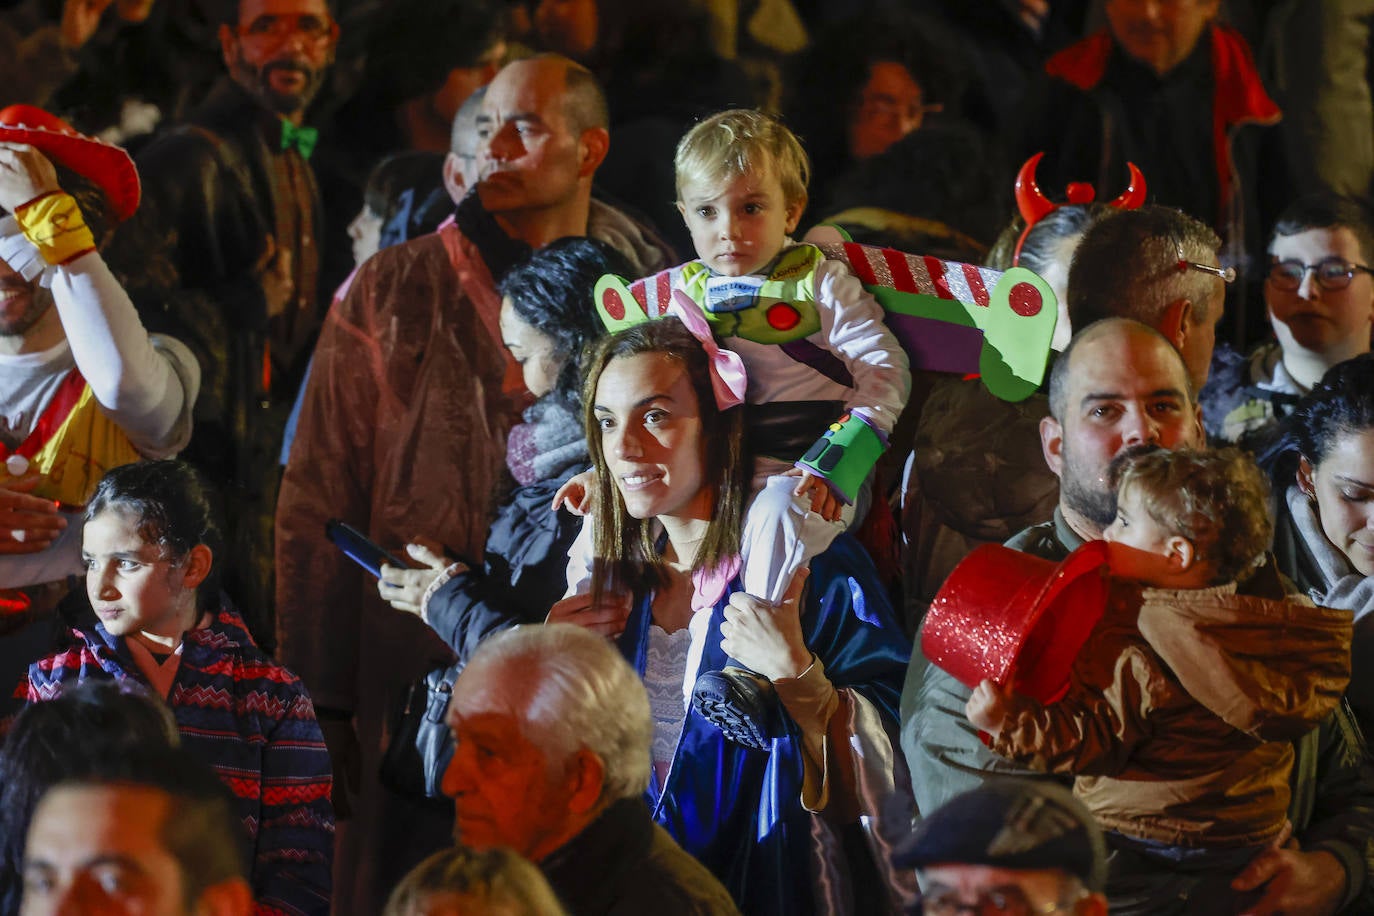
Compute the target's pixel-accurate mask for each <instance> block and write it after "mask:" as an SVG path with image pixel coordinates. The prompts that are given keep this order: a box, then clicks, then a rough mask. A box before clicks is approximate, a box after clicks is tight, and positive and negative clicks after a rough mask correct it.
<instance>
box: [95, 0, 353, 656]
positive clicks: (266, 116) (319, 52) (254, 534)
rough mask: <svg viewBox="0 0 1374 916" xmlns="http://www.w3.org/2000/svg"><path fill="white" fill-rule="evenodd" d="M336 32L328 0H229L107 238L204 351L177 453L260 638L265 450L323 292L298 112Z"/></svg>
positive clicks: (273, 475) (170, 321)
mask: <svg viewBox="0 0 1374 916" xmlns="http://www.w3.org/2000/svg"><path fill="white" fill-rule="evenodd" d="M338 36H339V27H338V25H337V24H336V23H335V22H334V19H333V18H332V16H331V15H330V12H329V8H328V6H327V5H326V2H325V0H239V3H238V5H237V8H236V9H235V10H234V11H233V13H232V18H231V19H229V20H228V21H226V22H225V23H223V24H222V25H221V26H220V32H219V38H220V47H221V51H222V52H223V55H224V63H225V66H226V68H227V69H228V71H229V72H228V75H227V76H225V77H224V78H222V79H221V80H220V82H219V83H218V84H216V86H215V87H214V88H213V89H212V91H211V92H210V94H209V96H208V97H207V98H206V100H205V102H204V104H203V105H202V106H201V107H200V108H199V109H198V110H197V111H196V112H195V113H194V114H192V115H191V117H190V119H189V123H188V124H185V125H182V126H180V127H177V128H174V129H172V130H171V131H169V132H167V133H165V134H163V135H162V136H160V137H158V138H157V139H155V140H154V141H153V142H152V143H151V144H150V145H149V146H148V147H147V148H146V149H145V150H144V151H143V153H142V154H141V155H140V156H139V158H138V166H139V171H140V172H141V173H142V174H143V176H144V181H145V183H146V197H147V200H146V203H145V205H144V207H143V209H142V210H141V211H140V213H139V215H138V217H136V218H135V219H134V220H132V221H131V222H130V224H129V225H128V226H127V227H126V228H124V229H123V230H121V231H120V232H119V233H118V234H117V235H116V237H115V239H114V241H113V244H112V246H111V250H110V258H111V262H112V263H113V264H115V265H116V267H117V268H122V269H123V271H124V272H125V273H126V274H128V275H129V276H131V277H134V278H136V281H137V283H138V286H137V287H136V288H133V289H131V291H130V292H131V293H132V295H133V298H134V301H135V303H137V305H138V307H139V310H140V312H141V313H142V314H143V316H144V320H145V321H146V322H147V323H148V325H149V327H151V328H153V329H156V330H164V331H166V332H167V333H170V334H174V335H175V336H177V337H178V338H180V339H182V340H184V341H186V343H187V344H188V345H190V346H191V348H192V349H193V350H194V351H195V352H196V355H197V356H198V357H199V358H200V361H201V365H202V366H203V367H204V370H205V385H204V387H203V389H202V391H201V397H200V400H199V401H198V403H197V405H196V432H195V436H194V437H193V438H192V440H191V444H190V446H189V448H188V449H187V450H186V452H185V453H184V455H183V457H184V458H186V459H187V460H188V461H190V462H191V463H192V464H195V465H197V466H198V467H199V468H200V470H201V471H202V472H203V473H205V475H206V476H207V478H209V479H210V480H211V482H212V483H214V484H215V485H216V486H217V487H218V488H219V489H220V490H221V491H222V493H223V496H224V501H225V511H224V517H225V520H226V523H227V524H226V531H225V541H226V547H227V549H228V557H227V558H226V562H225V564H224V568H225V570H226V573H227V575H226V579H225V588H226V590H227V591H228V593H229V595H230V596H231V597H232V598H233V600H234V601H235V603H236V604H237V605H238V606H239V607H240V608H242V609H243V610H244V611H245V617H246V618H247V619H248V621H249V624H250V627H251V628H252V629H253V631H254V636H255V637H257V638H258V639H259V641H260V642H264V644H265V645H269V646H270V645H271V640H272V628H271V625H270V619H271V607H272V585H271V576H272V512H273V508H274V506H275V503H276V495H277V486H278V483H279V470H278V465H277V456H278V453H279V450H280V447H281V435H282V430H283V427H284V426H285V422H286V417H287V415H288V413H289V411H290V407H291V402H292V399H293V398H294V396H295V393H296V390H297V389H298V388H299V386H300V383H301V379H302V377H303V374H304V371H305V366H306V363H307V361H308V360H309V357H310V351H311V348H312V346H313V344H314V341H315V338H316V335H317V334H318V332H319V328H320V323H321V321H322V320H323V316H324V309H325V306H326V305H327V297H324V296H321V295H319V293H320V290H319V283H318V282H317V278H318V275H319V269H320V248H319V238H320V235H321V233H322V231H323V229H324V227H323V225H322V223H323V221H324V220H323V216H322V210H321V202H320V194H319V190H318V187H317V184H316V180H315V175H314V173H313V172H312V170H311V168H310V164H309V162H308V160H309V157H310V154H311V152H312V151H313V149H314V139H315V137H314V131H313V129H311V128H308V127H303V126H302V120H303V118H304V115H305V110H306V108H307V106H308V105H309V104H310V102H311V100H312V99H313V98H314V97H315V95H316V93H317V92H318V91H319V90H320V88H321V86H322V84H323V82H324V79H325V74H326V71H327V69H328V67H329V65H330V64H331V63H332V61H333V57H334V47H335V45H336V43H337V41H338ZM326 292H327V291H326Z"/></svg>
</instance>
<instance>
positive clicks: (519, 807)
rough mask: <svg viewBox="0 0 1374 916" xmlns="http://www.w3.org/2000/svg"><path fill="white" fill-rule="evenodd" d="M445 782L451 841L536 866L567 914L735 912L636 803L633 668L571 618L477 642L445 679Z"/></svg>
mask: <svg viewBox="0 0 1374 916" xmlns="http://www.w3.org/2000/svg"><path fill="white" fill-rule="evenodd" d="M447 721H448V726H449V728H450V729H451V730H452V732H453V737H454V742H455V744H456V748H455V750H454V754H453V760H452V762H451V763H450V764H449V768H448V770H447V772H445V774H444V782H443V789H444V792H445V793H446V794H448V795H451V796H453V804H454V813H455V815H456V820H457V826H456V828H455V829H456V834H457V839H458V840H459V841H460V842H462V843H464V844H465V845H468V846H472V847H475V848H478V849H484V848H489V847H494V846H509V847H510V848H512V849H514V850H515V851H516V852H518V853H520V854H521V855H522V856H525V857H526V858H528V859H530V860H531V861H533V862H535V863H536V864H537V865H538V866H539V868H540V870H541V871H543V873H544V876H545V877H546V878H547V879H548V880H549V884H550V885H552V887H553V889H554V892H555V893H556V894H557V895H558V897H559V899H560V900H561V901H562V902H563V904H564V905H565V906H567V908H568V910H569V911H570V912H572V913H574V914H582V913H648V912H653V913H656V914H658V916H670V914H678V913H684V914H719V913H738V910H737V908H736V907H735V904H734V903H733V902H732V901H731V899H730V896H729V894H728V893H727V892H726V890H725V888H724V887H723V886H722V885H721V884H720V882H719V881H717V880H716V879H715V877H713V876H712V875H711V873H710V872H709V871H707V870H706V868H705V867H704V866H702V865H701V864H700V863H699V862H697V861H696V860H695V859H693V858H692V857H691V856H689V855H688V854H687V853H686V852H684V851H683V850H682V849H681V847H679V846H678V845H677V844H676V843H675V842H674V841H673V839H672V837H670V836H669V835H668V834H667V832H665V831H664V830H663V828H662V827H660V826H658V825H657V824H655V823H654V822H653V820H652V818H651V817H650V814H649V809H648V807H647V805H645V803H644V801H643V795H644V792H645V790H646V789H647V787H648V779H649V773H650V768H651V764H650V759H649V745H650V741H651V740H652V736H653V720H652V718H651V716H650V713H649V698H648V695H647V694H646V693H645V690H644V685H643V683H642V682H641V681H640V679H639V676H638V675H637V674H636V673H635V672H634V670H633V669H632V668H631V667H630V666H629V664H628V663H627V662H626V661H625V659H624V658H622V657H621V655H620V653H619V652H617V651H616V649H615V647H614V646H613V645H612V644H611V643H610V642H608V641H607V640H606V639H604V638H602V637H600V636H597V635H595V634H593V633H591V632H590V631H588V630H585V629H583V628H582V627H578V626H574V625H572V624H544V625H540V626H524V627H517V628H515V629H514V630H509V631H507V632H505V633H502V634H500V635H498V636H495V637H493V638H491V639H490V640H488V641H487V642H485V643H484V644H483V645H482V647H481V648H480V649H478V651H477V652H476V654H474V655H473V657H472V660H471V661H470V662H469V663H468V666H467V667H466V668H465V669H464V670H463V673H462V674H461V675H460V676H459V678H458V681H457V683H456V684H455V685H454V689H453V701H452V703H450V705H449V710H448V718H447Z"/></svg>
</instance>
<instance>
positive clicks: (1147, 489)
mask: <svg viewBox="0 0 1374 916" xmlns="http://www.w3.org/2000/svg"><path fill="white" fill-rule="evenodd" d="M1128 489H1129V490H1133V491H1134V492H1136V493H1138V494H1139V496H1140V504H1141V506H1143V507H1144V509H1145V511H1146V512H1147V513H1149V516H1150V518H1152V519H1154V520H1155V522H1156V523H1157V524H1158V525H1160V526H1161V527H1163V528H1164V529H1165V530H1167V531H1169V532H1170V533H1172V534H1177V535H1180V536H1182V537H1185V538H1187V539H1188V540H1190V541H1192V542H1193V548H1194V550H1195V551H1196V552H1197V557H1198V559H1199V560H1202V561H1204V562H1207V563H1210V564H1211V565H1212V568H1213V570H1214V575H1213V577H1212V584H1221V583H1223V582H1229V581H1231V580H1232V579H1234V578H1236V577H1237V576H1238V575H1240V573H1242V572H1244V571H1245V570H1246V569H1248V568H1249V567H1250V566H1252V565H1253V564H1254V563H1255V561H1256V560H1257V559H1258V558H1259V556H1260V555H1261V554H1262V553H1264V551H1265V550H1267V549H1268V548H1269V543H1270V541H1271V540H1272V538H1273V536H1274V523H1273V520H1272V519H1271V518H1270V517H1269V483H1268V481H1267V480H1266V479H1265V477H1264V474H1263V473H1262V472H1261V471H1260V469H1259V467H1258V466H1256V464H1255V462H1254V459H1252V458H1251V457H1250V456H1249V454H1247V453H1246V452H1243V451H1241V450H1240V449H1237V448H1223V449H1217V450H1215V451H1193V450H1189V449H1180V450H1178V451H1172V452H1170V451H1165V450H1163V449H1160V450H1158V451H1153V452H1148V453H1146V454H1144V455H1140V456H1138V457H1136V458H1134V459H1132V460H1131V461H1130V462H1129V463H1127V464H1126V466H1125V467H1124V468H1123V469H1122V472H1121V478H1120V482H1119V483H1118V484H1117V494H1118V496H1120V494H1123V493H1125V492H1126V491H1127V490H1128Z"/></svg>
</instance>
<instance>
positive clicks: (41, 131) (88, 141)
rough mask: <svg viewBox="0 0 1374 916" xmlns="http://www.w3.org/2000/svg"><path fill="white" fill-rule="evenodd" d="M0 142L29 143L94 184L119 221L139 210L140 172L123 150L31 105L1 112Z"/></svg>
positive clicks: (11, 106) (17, 106)
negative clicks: (78, 131) (87, 134)
mask: <svg viewBox="0 0 1374 916" xmlns="http://www.w3.org/2000/svg"><path fill="white" fill-rule="evenodd" d="M0 142H5V143H27V144H28V145H29V146H32V147H34V148H35V149H37V150H39V151H40V152H42V153H43V154H44V155H45V156H47V157H48V158H49V159H51V160H52V161H53V162H56V163H57V164H59V165H61V166H64V167H66V168H69V169H71V170H72V171H73V172H76V173H77V174H78V175H82V176H84V177H86V178H89V179H90V180H91V181H94V182H95V183H96V184H97V185H99V186H100V189H101V190H103V191H104V192H105V196H106V197H108V198H109V199H110V206H111V207H112V208H113V210H114V216H115V219H116V220H126V219H128V218H129V217H130V216H132V215H133V213H134V211H135V210H137V209H138V200H139V194H140V186H139V183H138V169H136V168H134V161H133V160H132V159H130V158H129V154H128V153H126V152H125V151H124V150H123V149H122V148H120V147H118V146H115V145H113V144H110V143H106V142H105V141H103V140H97V139H96V138H95V137H88V136H86V135H85V134H80V133H77V132H76V131H75V130H73V129H72V126H71V125H70V124H68V123H67V122H66V121H64V120H62V119H61V118H59V117H58V116H57V115H54V114H49V113H48V112H46V111H44V110H43V109H41V108H35V107H34V106H32V105H10V106H9V107H8V108H5V109H3V110H0Z"/></svg>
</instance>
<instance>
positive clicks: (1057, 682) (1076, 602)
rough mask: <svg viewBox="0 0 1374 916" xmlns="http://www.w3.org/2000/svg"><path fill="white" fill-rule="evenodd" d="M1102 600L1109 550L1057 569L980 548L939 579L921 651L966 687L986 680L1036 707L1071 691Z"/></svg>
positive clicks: (1092, 547)
mask: <svg viewBox="0 0 1374 916" xmlns="http://www.w3.org/2000/svg"><path fill="white" fill-rule="evenodd" d="M1106 601H1107V544H1106V542H1105V541H1090V542H1089V543H1087V544H1084V545H1083V546H1082V547H1080V548H1078V549H1077V550H1075V551H1074V552H1073V553H1071V554H1069V556H1068V557H1067V558H1066V559H1065V560H1064V561H1063V562H1062V563H1055V562H1053V561H1051V560H1042V559H1040V558H1039V557H1034V556H1031V555H1030V554H1028V553H1022V552H1021V551H1019V550H1012V549H1010V548H1008V547H1002V546H1000V545H998V544H986V545H984V546H982V547H979V548H978V549H977V550H975V551H974V552H973V553H971V554H969V555H968V556H967V557H966V558H965V559H964V561H963V562H962V563H960V564H959V565H958V566H957V567H955V569H954V572H952V573H950V575H949V578H948V579H946V580H945V584H944V586H943V587H942V588H941V589H940V593H939V594H938V595H936V596H935V601H934V602H933V603H932V604H931V605H930V611H929V612H928V613H927V614H926V618H925V623H924V625H923V626H922V629H921V651H922V652H923V653H924V654H925V657H926V658H927V659H928V660H929V661H930V662H931V663H932V664H934V665H938V666H939V667H941V668H943V669H944V670H945V671H948V672H949V673H950V674H952V675H954V677H956V678H957V679H958V680H959V681H961V682H962V683H963V684H965V685H966V686H968V687H976V686H977V685H978V684H979V682H981V681H982V680H983V679H984V678H988V679H989V680H992V681H993V682H995V683H997V684H1001V685H1003V686H1006V685H1010V686H1011V687H1012V688H1013V689H1014V690H1016V692H1017V693H1022V694H1025V695H1026V696H1029V697H1033V698H1035V699H1036V700H1039V701H1040V702H1041V703H1053V702H1054V701H1055V700H1057V699H1059V698H1060V697H1062V696H1063V695H1064V691H1065V690H1067V689H1068V685H1069V669H1070V668H1071V667H1072V666H1073V661H1074V658H1076V657H1077V655H1078V650H1079V649H1081V648H1082V647H1083V643H1084V642H1085V641H1087V638H1088V634H1089V633H1090V632H1091V631H1092V628H1093V627H1094V626H1095V625H1096V624H1097V621H1098V620H1099V619H1100V618H1101V616H1102V610H1103V608H1104V607H1105V606H1106Z"/></svg>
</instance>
